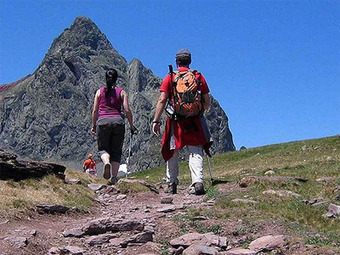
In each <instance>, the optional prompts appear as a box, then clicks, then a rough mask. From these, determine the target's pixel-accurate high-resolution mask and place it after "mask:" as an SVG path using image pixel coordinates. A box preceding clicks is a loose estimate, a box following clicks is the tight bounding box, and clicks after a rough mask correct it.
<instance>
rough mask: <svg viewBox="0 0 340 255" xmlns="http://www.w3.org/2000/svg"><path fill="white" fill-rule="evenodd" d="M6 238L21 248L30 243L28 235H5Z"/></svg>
mask: <svg viewBox="0 0 340 255" xmlns="http://www.w3.org/2000/svg"><path fill="white" fill-rule="evenodd" d="M4 240H5V241H8V242H10V243H13V244H14V245H16V246H18V247H20V248H21V247H25V246H27V245H28V239H27V237H23V236H9V237H5V238H4Z"/></svg>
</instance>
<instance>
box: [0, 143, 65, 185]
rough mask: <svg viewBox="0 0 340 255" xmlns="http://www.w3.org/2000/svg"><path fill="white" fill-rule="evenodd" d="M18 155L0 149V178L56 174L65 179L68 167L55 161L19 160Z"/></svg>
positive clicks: (26, 177) (15, 179)
mask: <svg viewBox="0 0 340 255" xmlns="http://www.w3.org/2000/svg"><path fill="white" fill-rule="evenodd" d="M17 157H18V156H17V155H16V154H13V153H8V152H6V151H4V150H3V149H0V166H1V171H0V180H11V179H12V180H14V181H20V180H25V179H28V178H42V177H44V176H46V175H49V174H54V175H55V176H57V177H58V178H60V179H62V180H65V170H66V167H65V166H62V165H58V164H53V163H46V162H38V161H24V160H17Z"/></svg>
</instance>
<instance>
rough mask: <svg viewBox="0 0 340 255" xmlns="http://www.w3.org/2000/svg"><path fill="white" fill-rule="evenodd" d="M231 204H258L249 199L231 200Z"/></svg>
mask: <svg viewBox="0 0 340 255" xmlns="http://www.w3.org/2000/svg"><path fill="white" fill-rule="evenodd" d="M231 201H232V202H235V203H244V204H258V202H257V201H255V200H251V199H243V198H235V199H233V200H231Z"/></svg>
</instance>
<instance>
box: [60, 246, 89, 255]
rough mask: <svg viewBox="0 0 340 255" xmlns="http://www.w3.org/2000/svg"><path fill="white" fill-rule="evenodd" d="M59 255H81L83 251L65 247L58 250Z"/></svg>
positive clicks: (76, 247)
mask: <svg viewBox="0 0 340 255" xmlns="http://www.w3.org/2000/svg"><path fill="white" fill-rule="evenodd" d="M59 249H60V251H61V254H70V255H83V254H84V250H83V249H82V248H80V247H78V246H66V247H64V248H59Z"/></svg>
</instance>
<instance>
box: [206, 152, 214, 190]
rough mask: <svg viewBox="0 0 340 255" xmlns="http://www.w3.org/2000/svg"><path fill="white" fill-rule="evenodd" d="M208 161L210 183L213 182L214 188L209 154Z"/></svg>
mask: <svg viewBox="0 0 340 255" xmlns="http://www.w3.org/2000/svg"><path fill="white" fill-rule="evenodd" d="M207 161H208V170H209V174H210V182H211V186H213V183H214V178H213V176H212V171H211V165H210V158H209V156H208V154H207Z"/></svg>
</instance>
